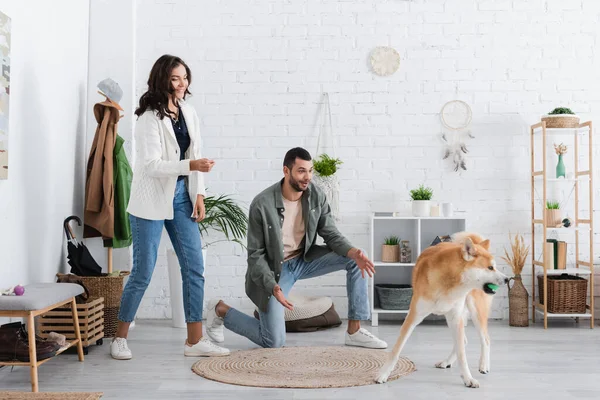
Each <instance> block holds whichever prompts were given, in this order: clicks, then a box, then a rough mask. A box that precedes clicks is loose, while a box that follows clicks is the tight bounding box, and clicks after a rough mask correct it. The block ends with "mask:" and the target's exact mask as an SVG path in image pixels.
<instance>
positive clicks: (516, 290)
mask: <svg viewBox="0 0 600 400" xmlns="http://www.w3.org/2000/svg"><path fill="white" fill-rule="evenodd" d="M510 280H511V281H513V285H512V287H511V286H510V284H509V286H508V313H509V322H508V324H509V325H510V326H520V327H523V326H529V293H527V289H525V286H524V285H523V281H522V279H521V275H515V276H514V277H512V278H510Z"/></svg>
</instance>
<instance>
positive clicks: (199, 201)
mask: <svg viewBox="0 0 600 400" xmlns="http://www.w3.org/2000/svg"><path fill="white" fill-rule="evenodd" d="M192 217H194V218H196V222H200V221H202V220H203V219H204V217H206V209H205V208H204V196H202V195H201V194H199V195H198V196H197V197H196V205H195V206H194V213H193V214H192Z"/></svg>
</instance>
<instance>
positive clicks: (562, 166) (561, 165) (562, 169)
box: [556, 154, 565, 178]
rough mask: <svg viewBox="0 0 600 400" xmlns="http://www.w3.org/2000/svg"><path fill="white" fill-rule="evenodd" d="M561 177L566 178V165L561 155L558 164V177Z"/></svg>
mask: <svg viewBox="0 0 600 400" xmlns="http://www.w3.org/2000/svg"><path fill="white" fill-rule="evenodd" d="M561 176H562V177H563V178H565V163H564V162H563V155H562V154H559V155H558V163H557V164H556V177H557V178H560V177H561Z"/></svg>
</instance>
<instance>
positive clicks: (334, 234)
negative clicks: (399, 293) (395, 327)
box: [206, 147, 387, 349]
mask: <svg viewBox="0 0 600 400" xmlns="http://www.w3.org/2000/svg"><path fill="white" fill-rule="evenodd" d="M312 172H313V166H312V160H311V156H310V154H309V153H308V151H306V150H305V149H303V148H300V147H296V148H293V149H291V150H289V151H288V152H287V154H286V155H285V158H284V161H283V174H284V178H283V179H282V180H281V181H279V182H277V183H276V184H274V185H273V186H271V187H269V188H267V189H265V190H263V191H262V192H261V193H259V194H258V195H257V196H256V197H255V198H254V200H253V201H252V203H251V204H250V211H249V223H248V270H247V272H246V294H247V295H248V297H250V299H251V300H252V301H253V302H254V304H255V305H256V306H257V307H258V309H259V310H258V312H259V318H260V319H259V320H257V319H256V318H254V317H252V316H248V315H246V314H243V313H241V312H240V311H238V310H236V309H234V308H231V307H229V306H228V305H226V304H225V303H223V301H220V300H217V299H214V300H211V301H210V302H209V303H208V313H207V326H206V333H207V334H208V336H209V337H210V338H211V339H212V340H214V341H215V342H219V343H221V342H223V341H224V336H223V325H225V327H227V329H229V330H231V331H233V332H235V333H237V334H239V335H242V336H244V337H246V338H248V339H250V340H251V341H253V342H254V343H256V344H257V345H259V346H262V347H271V348H277V347H282V346H283V345H284V344H285V318H284V314H285V310H284V307H285V308H287V309H290V310H292V309H293V307H294V306H293V304H291V303H290V302H289V301H287V299H286V297H287V296H288V294H289V292H290V290H291V288H292V286H293V285H294V283H295V282H296V281H297V280H300V279H308V278H314V277H317V276H322V275H326V274H329V273H331V272H335V271H340V270H346V287H347V291H348V331H347V333H346V341H345V343H346V345H349V346H360V347H368V348H376V349H384V348H387V343H386V342H384V341H383V340H380V339H378V338H376V337H375V336H374V335H372V334H371V333H370V332H368V331H367V330H366V329H363V328H361V327H360V321H361V320H366V319H368V318H369V316H370V310H369V301H368V291H367V280H366V279H365V272H366V273H367V274H368V275H369V276H373V275H372V274H373V273H374V272H375V268H374V266H373V263H372V262H371V261H370V260H369V259H368V258H367V257H366V255H365V254H364V253H363V252H362V251H361V250H359V249H357V248H355V247H353V246H352V245H351V244H350V243H349V242H348V240H347V239H346V238H345V237H344V236H342V234H341V233H340V232H339V231H338V230H337V228H336V227H335V224H334V222H333V218H332V215H331V210H330V207H329V204H328V203H327V199H326V197H325V194H324V193H323V192H322V191H321V190H320V189H319V188H318V187H316V186H315V185H314V184H313V183H311V178H312ZM317 234H318V235H319V236H321V237H322V238H323V239H324V240H325V244H326V246H319V245H316V244H315V242H316V238H317Z"/></svg>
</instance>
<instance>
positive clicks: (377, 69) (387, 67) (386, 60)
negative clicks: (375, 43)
mask: <svg viewBox="0 0 600 400" xmlns="http://www.w3.org/2000/svg"><path fill="white" fill-rule="evenodd" d="M371 66H372V67H373V72H374V73H376V74H377V75H380V76H388V75H392V74H393V73H394V72H396V71H397V70H398V68H399V67H400V54H398V52H397V51H396V50H394V49H393V48H391V47H387V46H379V47H376V48H375V49H374V50H373V52H372V53H371Z"/></svg>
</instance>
